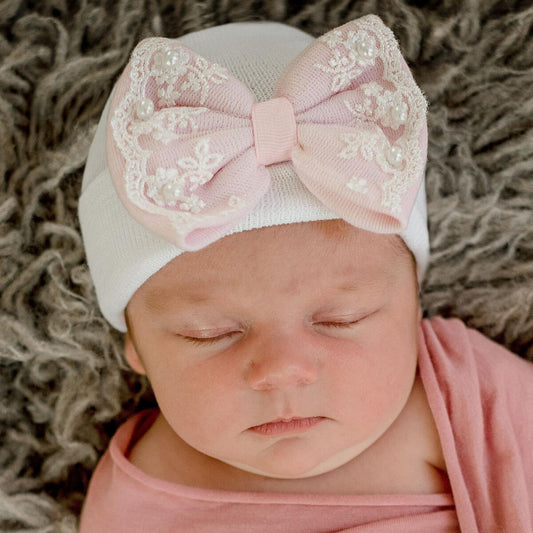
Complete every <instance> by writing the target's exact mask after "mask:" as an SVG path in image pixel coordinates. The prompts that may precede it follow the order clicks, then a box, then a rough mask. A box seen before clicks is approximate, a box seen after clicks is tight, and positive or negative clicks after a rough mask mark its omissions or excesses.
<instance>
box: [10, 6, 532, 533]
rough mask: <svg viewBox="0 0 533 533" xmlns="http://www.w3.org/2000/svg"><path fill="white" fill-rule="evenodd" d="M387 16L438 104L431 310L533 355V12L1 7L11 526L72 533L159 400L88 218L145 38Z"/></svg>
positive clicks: (427, 299) (433, 129)
mask: <svg viewBox="0 0 533 533" xmlns="http://www.w3.org/2000/svg"><path fill="white" fill-rule="evenodd" d="M367 13H376V14H378V15H379V16H381V17H382V18H383V20H384V21H385V23H386V24H388V25H389V26H390V27H392V29H393V31H394V32H395V33H396V35H397V38H398V40H399V42H400V45H401V48H402V50H403V52H404V54H405V56H406V58H407V59H408V61H409V63H410V65H411V66H412V68H413V72H414V75H415V77H416V79H417V80H418V82H419V83H420V84H421V86H422V88H423V90H424V92H425V94H426V96H427V98H428V100H429V102H430V107H429V127H430V131H429V136H430V146H429V162H428V167H427V194H428V202H429V203H428V208H429V219H430V220H429V222H430V230H431V238H432V256H431V265H430V268H429V271H428V273H427V278H426V281H425V286H424V288H423V303H424V307H425V312H426V313H427V314H429V315H432V314H436V313H440V314H443V315H446V316H458V317H460V318H462V319H464V320H465V321H466V322H467V323H468V324H469V325H471V326H473V327H476V328H478V329H480V330H481V331H483V332H484V333H485V334H487V335H488V336H490V337H492V338H494V339H496V340H497V341H499V342H501V343H503V344H505V345H506V346H508V347H509V348H510V349H512V350H513V351H515V352H516V353H518V354H519V355H521V356H522V357H527V358H529V359H532V360H533V175H532V173H533V91H532V90H531V87H533V35H532V31H533V5H532V3H531V2H528V1H519V0H516V1H512V0H508V1H503V0H469V1H468V2H463V1H459V0H445V1H442V2H438V1H428V2H423V1H421V0H384V1H378V0H361V1H356V0H354V1H348V0H314V1H313V0H309V1H307V2H306V1H300V2H289V1H286V0H264V1H262V0H254V1H252V0H238V1H237V0H225V1H222V0H220V1H216V0H206V1H192V0H191V1H189V0H187V1H183V0H175V1H173V2H171V1H169V0H160V1H157V2H156V1H154V0H144V1H142V0H117V1H116V2H104V1H103V0H84V1H81V0H76V1H67V0H41V1H39V2H31V1H29V0H27V1H23V0H7V1H3V2H0V28H1V31H0V364H1V371H0V530H1V531H6V532H7V531H26V532H52V531H53V532H56V531H57V532H69V533H70V532H74V531H76V528H77V517H78V515H79V511H80V508H81V505H82V502H83V497H84V492H85V490H86V487H87V483H88V480H89V477H90V475H91V472H92V470H93V469H94V466H95V464H96V462H97V460H98V458H99V456H100V455H101V454H102V452H103V451H104V449H105V448H106V446H107V443H108V441H109V438H110V436H111V435H112V434H113V432H114V431H115V429H116V428H117V426H118V424H120V423H121V422H123V421H124V420H125V419H126V418H127V417H128V416H129V415H131V414H132V413H133V412H134V411H135V410H138V409H140V408H143V407H145V406H148V405H151V404H152V403H153V402H154V400H153V398H152V396H151V393H150V389H149V386H148V384H147V383H146V382H145V381H144V380H143V379H140V378H138V377H137V376H135V375H134V374H133V373H131V372H130V371H129V370H128V367H127V365H126V364H125V363H124V361H123V358H122V357H123V356H122V338H121V335H119V334H117V333H116V332H114V331H112V329H111V328H110V326H108V325H107V324H106V322H105V321H104V319H103V318H102V316H101V314H100V312H99V310H98V308H97V305H96V300H95V295H94V292H93V287H92V284H91V279H90V277H89V274H88V271H87V267H86V264H85V259H84V249H83V243H82V241H81V238H80V231H79V224H78V221H77V218H76V205H77V197H78V194H79V191H80V186H81V174H82V171H83V165H84V161H85V159H86V155H87V151H88V148H89V144H90V141H91V139H92V135H93V134H94V131H95V125H96V123H97V121H98V117H99V114H100V112H101V110H102V108H103V105H104V103H105V100H106V98H107V96H108V95H109V92H110V90H111V87H112V85H113V82H114V81H115V80H116V78H117V76H118V74H119V73H120V71H121V70H122V68H123V67H124V64H125V62H126V61H127V58H128V54H129V52H130V51H131V49H132V48H133V46H134V45H135V43H136V42H138V41H139V40H140V39H141V38H143V37H147V36H151V35H164V36H169V37H177V36H180V35H182V34H184V33H187V32H189V31H192V30H196V29H200V28H203V27H207V26H213V25H218V24H223V23H227V22H232V21H242V20H251V19H270V20H279V21H285V22H287V23H289V24H291V25H294V26H298V27H300V28H302V29H304V30H306V31H308V32H309V33H312V34H314V35H319V34H321V33H324V32H325V31H327V30H329V29H331V28H332V27H334V26H336V25H339V24H342V23H344V22H347V21H348V20H350V19H352V18H355V17H358V16H361V15H364V14H367Z"/></svg>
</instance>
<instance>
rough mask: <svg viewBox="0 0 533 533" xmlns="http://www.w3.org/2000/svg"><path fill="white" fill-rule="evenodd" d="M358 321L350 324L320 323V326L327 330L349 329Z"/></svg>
mask: <svg viewBox="0 0 533 533" xmlns="http://www.w3.org/2000/svg"><path fill="white" fill-rule="evenodd" d="M358 322H359V320H353V321H351V322H320V325H321V326H327V327H328V328H349V327H350V326H355V324H357V323H358Z"/></svg>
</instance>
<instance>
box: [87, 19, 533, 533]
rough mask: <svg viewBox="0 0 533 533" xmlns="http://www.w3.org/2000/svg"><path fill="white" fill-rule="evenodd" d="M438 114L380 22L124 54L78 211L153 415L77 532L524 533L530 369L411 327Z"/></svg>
mask: <svg viewBox="0 0 533 533" xmlns="http://www.w3.org/2000/svg"><path fill="white" fill-rule="evenodd" d="M426 151H427V125H426V102H425V99H424V97H423V95H422V93H421V91H420V89H419V88H418V86H417V85H416V83H415V81H414V79H413V77H412V75H411V73H410V71H409V68H408V67H407V64H406V62H405V60H404V59H403V57H402V55H401V53H400V50H399V47H398V44H397V42H396V40H395V38H394V36H393V34H392V32H391V31H390V30H389V29H388V28H387V27H386V26H384V24H383V23H382V21H381V20H380V19H379V18H378V17H376V16H372V15H371V16H366V17H363V18H360V19H356V20H353V21H351V22H348V23H347V24H344V25H343V26H340V27H338V28H335V29H333V30H332V31H330V32H328V33H326V34H325V35H323V36H321V37H319V38H318V39H314V38H313V37H311V36H309V35H307V34H306V33H303V32H302V31H300V30H297V29H295V28H292V27H289V26H287V25H283V24H279V23H273V22H247V23H232V24H227V25H223V26H219V27H214V28H209V29H205V30H201V31H198V32H194V33H191V34H188V35H186V36H184V37H181V38H179V39H165V38H149V39H146V40H144V41H142V42H141V43H139V45H138V46H137V47H136V48H135V50H134V51H133V53H132V55H131V58H130V61H129V63H128V65H127V66H126V68H125V70H124V72H123V73H122V75H121V77H120V79H119V80H118V82H117V84H116V86H115V87H114V89H113V92H112V94H111V96H110V98H109V100H108V103H107V105H106V108H105V110H104V113H103V115H102V118H101V120H100V124H99V126H98V129H97V132H96V136H95V139H94V141H93V144H92V147H91V151H90V154H89V159H88V161H87V166H86V170H85V175H84V181H83V187H82V194H81V198H80V205H79V215H80V221H81V227H82V232H83V238H84V242H85V247H86V252H87V260H88V264H89V268H90V271H91V275H92V277H93V280H94V284H95V288H96V293H97V297H98V301H99V305H100V308H101V310H102V312H103V314H104V316H105V317H106V318H107V320H109V322H110V323H111V324H112V325H113V326H114V327H115V328H117V329H118V330H120V331H122V332H124V333H125V356H126V359H127V361H128V362H129V364H130V366H131V367H132V369H133V370H135V371H136V372H139V373H141V374H145V375H146V376H147V377H148V379H149V381H150V384H151V386H152V388H153V391H154V395H155V397H156V400H157V408H156V409H149V410H144V411H141V412H139V413H137V414H135V415H134V416H133V417H132V418H130V419H129V420H127V421H126V423H125V424H124V425H122V426H121V427H120V428H119V429H118V431H117V433H116V434H115V435H114V437H113V438H112V440H111V443H110V446H109V448H108V450H107V451H106V453H105V454H104V456H103V457H102V458H101V460H100V462H99V464H98V466H97V468H96V471H95V472H94V474H93V477H92V479H91V483H90V486H89V490H88V494H87V498H86V501H85V504H84V508H83V512H82V518H81V529H80V531H81V533H93V532H94V533H102V532H112V533H122V532H128V533H131V532H144V533H153V532H158V533H167V532H168V533H170V532H180V531H184V532H217V533H218V532H251V531H261V532H263V531H264V532H267V531H268V532H287V531H290V532H297V533H298V532H301V533H304V532H305V533H325V532H340V531H351V532H356V531H357V532H361V533H371V532H372V533H373V532H381V531H383V532H429V531H430V532H456V531H462V532H465V533H474V532H483V533H486V532H496V531H505V532H509V533H519V532H520V533H521V532H530V531H533V454H531V451H530V449H531V442H533V423H531V422H528V421H527V420H526V419H524V418H523V417H522V416H521V413H522V406H523V405H524V404H526V405H527V404H531V403H533V365H531V364H530V363H529V362H527V361H525V360H523V359H520V358H519V357H517V356H515V355H513V354H511V353H510V352H508V351H507V350H506V349H504V348H503V347H500V346H499V345H497V344H495V343H494V342H492V341H490V340H489V339H487V338H485V337H484V336H482V335H481V334H480V333H478V332H476V331H474V330H471V329H468V328H467V327H466V326H465V325H464V324H463V323H462V322H461V321H459V320H457V319H448V320H445V319H442V318H432V319H422V312H421V307H420V303H419V298H418V295H419V287H420V284H421V281H422V279H423V276H424V271H425V269H426V266H427V262H428V258H429V242H428V230H427V216H426V200H425V189H424V170H425V162H426Z"/></svg>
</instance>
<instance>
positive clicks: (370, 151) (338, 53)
mask: <svg viewBox="0 0 533 533" xmlns="http://www.w3.org/2000/svg"><path fill="white" fill-rule="evenodd" d="M319 40H320V41H322V42H324V43H325V44H326V45H327V46H328V47H329V48H330V49H331V59H330V60H329V62H328V65H322V64H315V66H316V67H317V68H319V69H320V70H322V71H323V72H326V73H329V74H332V78H331V90H332V91H335V92H338V91H340V90H342V89H344V88H346V87H348V86H349V84H350V83H351V81H352V80H356V78H357V77H359V76H360V75H361V74H362V73H363V71H364V70H365V69H367V68H368V67H372V66H374V65H375V63H376V61H379V62H381V64H382V68H383V78H382V80H379V81H380V82H381V81H382V82H384V84H383V85H382V84H381V83H378V82H376V81H371V82H368V83H362V84H360V85H359V86H358V88H359V89H360V90H362V92H363V94H364V98H363V101H362V102H361V101H358V100H356V99H355V98H354V99H352V100H349V99H345V100H344V105H345V106H346V108H347V109H348V110H349V111H350V112H351V113H352V114H353V115H354V117H355V119H356V120H357V121H359V122H360V123H363V124H367V125H368V126H370V125H372V124H374V125H375V124H376V123H379V125H381V127H382V128H390V129H391V130H395V132H397V133H399V135H398V136H397V138H396V140H395V141H394V142H391V141H390V140H389V138H388V137H387V134H386V133H385V132H384V131H383V129H380V128H366V129H362V130H361V132H359V133H357V134H341V136H340V140H341V141H342V142H343V143H345V145H346V146H345V147H344V148H343V149H342V150H341V151H340V152H339V153H338V154H337V156H338V157H340V158H342V159H351V158H355V157H362V158H363V159H365V160H366V161H375V162H376V163H377V164H378V166H379V167H380V169H381V170H382V171H383V172H384V173H386V174H388V175H390V179H388V180H387V181H385V182H383V183H382V184H381V189H382V198H381V204H382V206H383V207H385V208H387V209H388V210H389V211H390V212H391V213H393V214H398V213H399V212H400V211H401V200H402V195H403V194H404V193H405V191H406V190H408V189H409V188H410V187H411V186H412V185H413V184H414V183H415V182H416V181H417V179H418V178H419V177H420V174H421V172H422V170H423V168H424V164H425V162H424V160H423V158H422V153H421V150H420V139H419V135H420V132H421V131H422V128H423V127H424V124H425V117H426V110H427V102H426V100H425V98H424V96H423V94H422V92H421V91H420V89H419V88H418V86H417V85H416V83H415V82H414V81H413V80H412V79H411V77H410V76H409V74H408V73H407V72H406V71H405V67H404V60H403V57H402V55H401V52H400V50H399V46H398V43H397V41H396V39H395V37H394V34H393V33H392V32H391V30H389V28H387V27H386V26H385V25H383V24H382V23H381V21H379V19H377V17H374V16H372V15H370V16H366V17H363V18H361V19H359V20H357V21H353V22H349V23H347V24H345V25H344V26H343V27H342V28H338V29H336V30H333V31H331V32H329V33H327V34H326V35H324V36H322V37H319ZM384 85H385V86H384ZM346 186H347V187H349V188H350V189H352V190H355V191H356V192H358V193H362V194H365V193H366V192H367V188H366V181H365V180H362V179H360V178H358V177H352V178H351V179H350V180H349V181H347V183H346Z"/></svg>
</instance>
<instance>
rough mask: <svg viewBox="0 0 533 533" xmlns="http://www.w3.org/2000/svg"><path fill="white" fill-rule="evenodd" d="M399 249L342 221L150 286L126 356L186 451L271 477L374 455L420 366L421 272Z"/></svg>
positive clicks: (177, 269) (135, 304) (135, 309)
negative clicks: (365, 453) (418, 273)
mask: <svg viewBox="0 0 533 533" xmlns="http://www.w3.org/2000/svg"><path fill="white" fill-rule="evenodd" d="M394 239H398V238H397V237H392V236H384V235H376V234H372V233H368V232H365V231H362V230H357V229H355V228H352V227H351V226H348V225H347V224H343V223H342V224H339V222H338V221H330V222H320V223H305V224H297V225H287V226H277V227H272V228H263V229H259V230H252V231H245V232H242V233H237V234H235V235H232V236H229V237H226V238H223V239H221V240H220V241H218V242H216V243H214V244H212V245H211V246H209V247H208V248H206V249H204V250H201V251H199V252H193V253H185V254H183V255H181V256H179V257H177V258H176V259H174V260H173V261H171V262H170V263H169V264H167V265H166V266H165V267H164V268H163V269H161V270H160V271H159V272H157V273H156V274H155V275H153V276H152V277H151V278H150V279H149V280H148V281H147V282H146V283H145V284H144V285H143V286H142V287H141V288H140V289H139V290H138V291H137V292H136V293H135V294H134V296H133V297H132V299H131V301H130V303H129V305H128V323H129V326H130V332H129V333H128V336H127V340H126V353H127V356H128V359H129V360H130V362H133V365H134V367H136V368H137V369H138V370H139V371H141V372H146V374H147V375H148V377H149V379H150V381H151V384H152V387H153V390H154V393H155V395H156V398H157V401H158V404H159V407H160V409H161V413H162V415H163V416H164V418H165V420H166V422H167V423H168V425H169V426H170V427H171V428H172V430H173V431H174V432H175V433H176V434H177V435H178V436H179V437H180V441H183V443H184V445H186V446H190V447H192V448H193V449H195V450H197V451H199V452H201V454H205V455H207V456H210V457H214V458H216V459H218V460H220V461H223V462H224V463H226V464H227V465H231V466H232V467H237V468H239V469H241V470H245V471H247V472H252V473H254V474H260V475H264V476H269V477H276V478H301V477H309V476H313V475H317V474H321V473H324V472H327V471H330V470H333V469H335V468H337V467H339V466H341V465H343V464H345V463H346V462H348V461H350V460H351V459H353V458H354V457H356V456H357V455H359V454H360V453H361V452H362V451H363V450H365V449H366V448H368V447H369V446H371V445H372V444H373V443H374V442H375V441H376V440H377V439H378V438H379V437H380V436H381V435H382V434H383V433H384V432H385V431H386V430H387V429H388V428H389V427H390V425H391V424H392V422H393V421H394V420H395V419H396V417H397V416H398V415H399V413H400V412H401V410H402V409H403V407H404V406H405V404H406V402H407V399H408V397H409V394H410V391H411V388H412V385H413V381H414V378H415V373H416V365H417V337H418V322H419V319H420V309H419V305H418V298H417V285H416V278H415V273H414V265H413V261H412V259H411V257H410V255H409V253H408V252H407V251H400V250H399V246H398V243H397V241H396V242H394ZM132 341H133V342H132ZM137 358H139V360H140V361H139V362H138V363H135V360H136V359H137ZM295 418H296V419H303V420H299V421H292V422H285V423H277V424H276V423H271V422H273V421H278V420H280V419H282V420H290V419H295ZM269 423H271V424H269Z"/></svg>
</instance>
